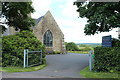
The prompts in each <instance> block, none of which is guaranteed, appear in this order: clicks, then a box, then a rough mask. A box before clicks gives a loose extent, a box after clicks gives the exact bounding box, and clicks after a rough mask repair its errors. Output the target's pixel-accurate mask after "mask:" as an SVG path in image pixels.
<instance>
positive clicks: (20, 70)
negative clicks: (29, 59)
mask: <svg viewBox="0 0 120 80" xmlns="http://www.w3.org/2000/svg"><path fill="white" fill-rule="evenodd" d="M46 66H47V64H42V65H39V66H35V67H28V68H21V67H0V71H3V72H31V71H37V70H41V69H43V68H45V67H46Z"/></svg>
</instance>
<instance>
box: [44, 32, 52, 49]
mask: <svg viewBox="0 0 120 80" xmlns="http://www.w3.org/2000/svg"><path fill="white" fill-rule="evenodd" d="M44 45H45V46H48V47H52V46H53V36H52V33H51V31H50V30H48V31H46V32H45V34H44Z"/></svg>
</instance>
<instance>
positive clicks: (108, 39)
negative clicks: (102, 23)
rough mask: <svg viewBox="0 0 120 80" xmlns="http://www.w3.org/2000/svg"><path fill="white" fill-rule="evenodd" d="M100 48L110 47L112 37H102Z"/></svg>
mask: <svg viewBox="0 0 120 80" xmlns="http://www.w3.org/2000/svg"><path fill="white" fill-rule="evenodd" d="M102 47H112V36H111V35H109V36H103V37H102Z"/></svg>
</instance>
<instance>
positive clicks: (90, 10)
mask: <svg viewBox="0 0 120 80" xmlns="http://www.w3.org/2000/svg"><path fill="white" fill-rule="evenodd" d="M74 5H76V6H77V7H78V10H77V12H79V14H80V17H81V18H84V17H86V18H87V19H88V20H87V23H88V24H86V25H85V28H84V33H85V34H86V35H91V34H92V35H94V34H95V33H99V32H108V31H110V30H112V29H113V28H117V27H120V2H89V3H84V2H74Z"/></svg>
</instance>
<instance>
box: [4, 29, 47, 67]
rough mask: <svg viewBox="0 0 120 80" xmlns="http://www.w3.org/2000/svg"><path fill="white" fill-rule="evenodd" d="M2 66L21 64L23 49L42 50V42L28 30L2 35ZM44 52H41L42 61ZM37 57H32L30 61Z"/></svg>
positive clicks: (35, 59) (36, 59)
mask: <svg viewBox="0 0 120 80" xmlns="http://www.w3.org/2000/svg"><path fill="white" fill-rule="evenodd" d="M2 47H3V49H2V50H3V54H2V66H3V67H6V66H20V67H22V66H23V57H24V56H23V55H24V54H23V51H24V49H29V50H32V51H34V50H41V49H42V50H43V52H44V51H45V47H44V46H43V45H42V43H41V42H40V41H39V40H38V39H37V38H36V37H35V36H34V34H33V33H32V32H30V31H22V32H19V33H17V34H16V35H9V36H3V37H2ZM35 56H36V54H35V55H31V56H30V57H35ZM44 57H45V54H43V62H44V60H45V59H44ZM38 58H39V57H36V58H32V60H33V61H32V62H38Z"/></svg>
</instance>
